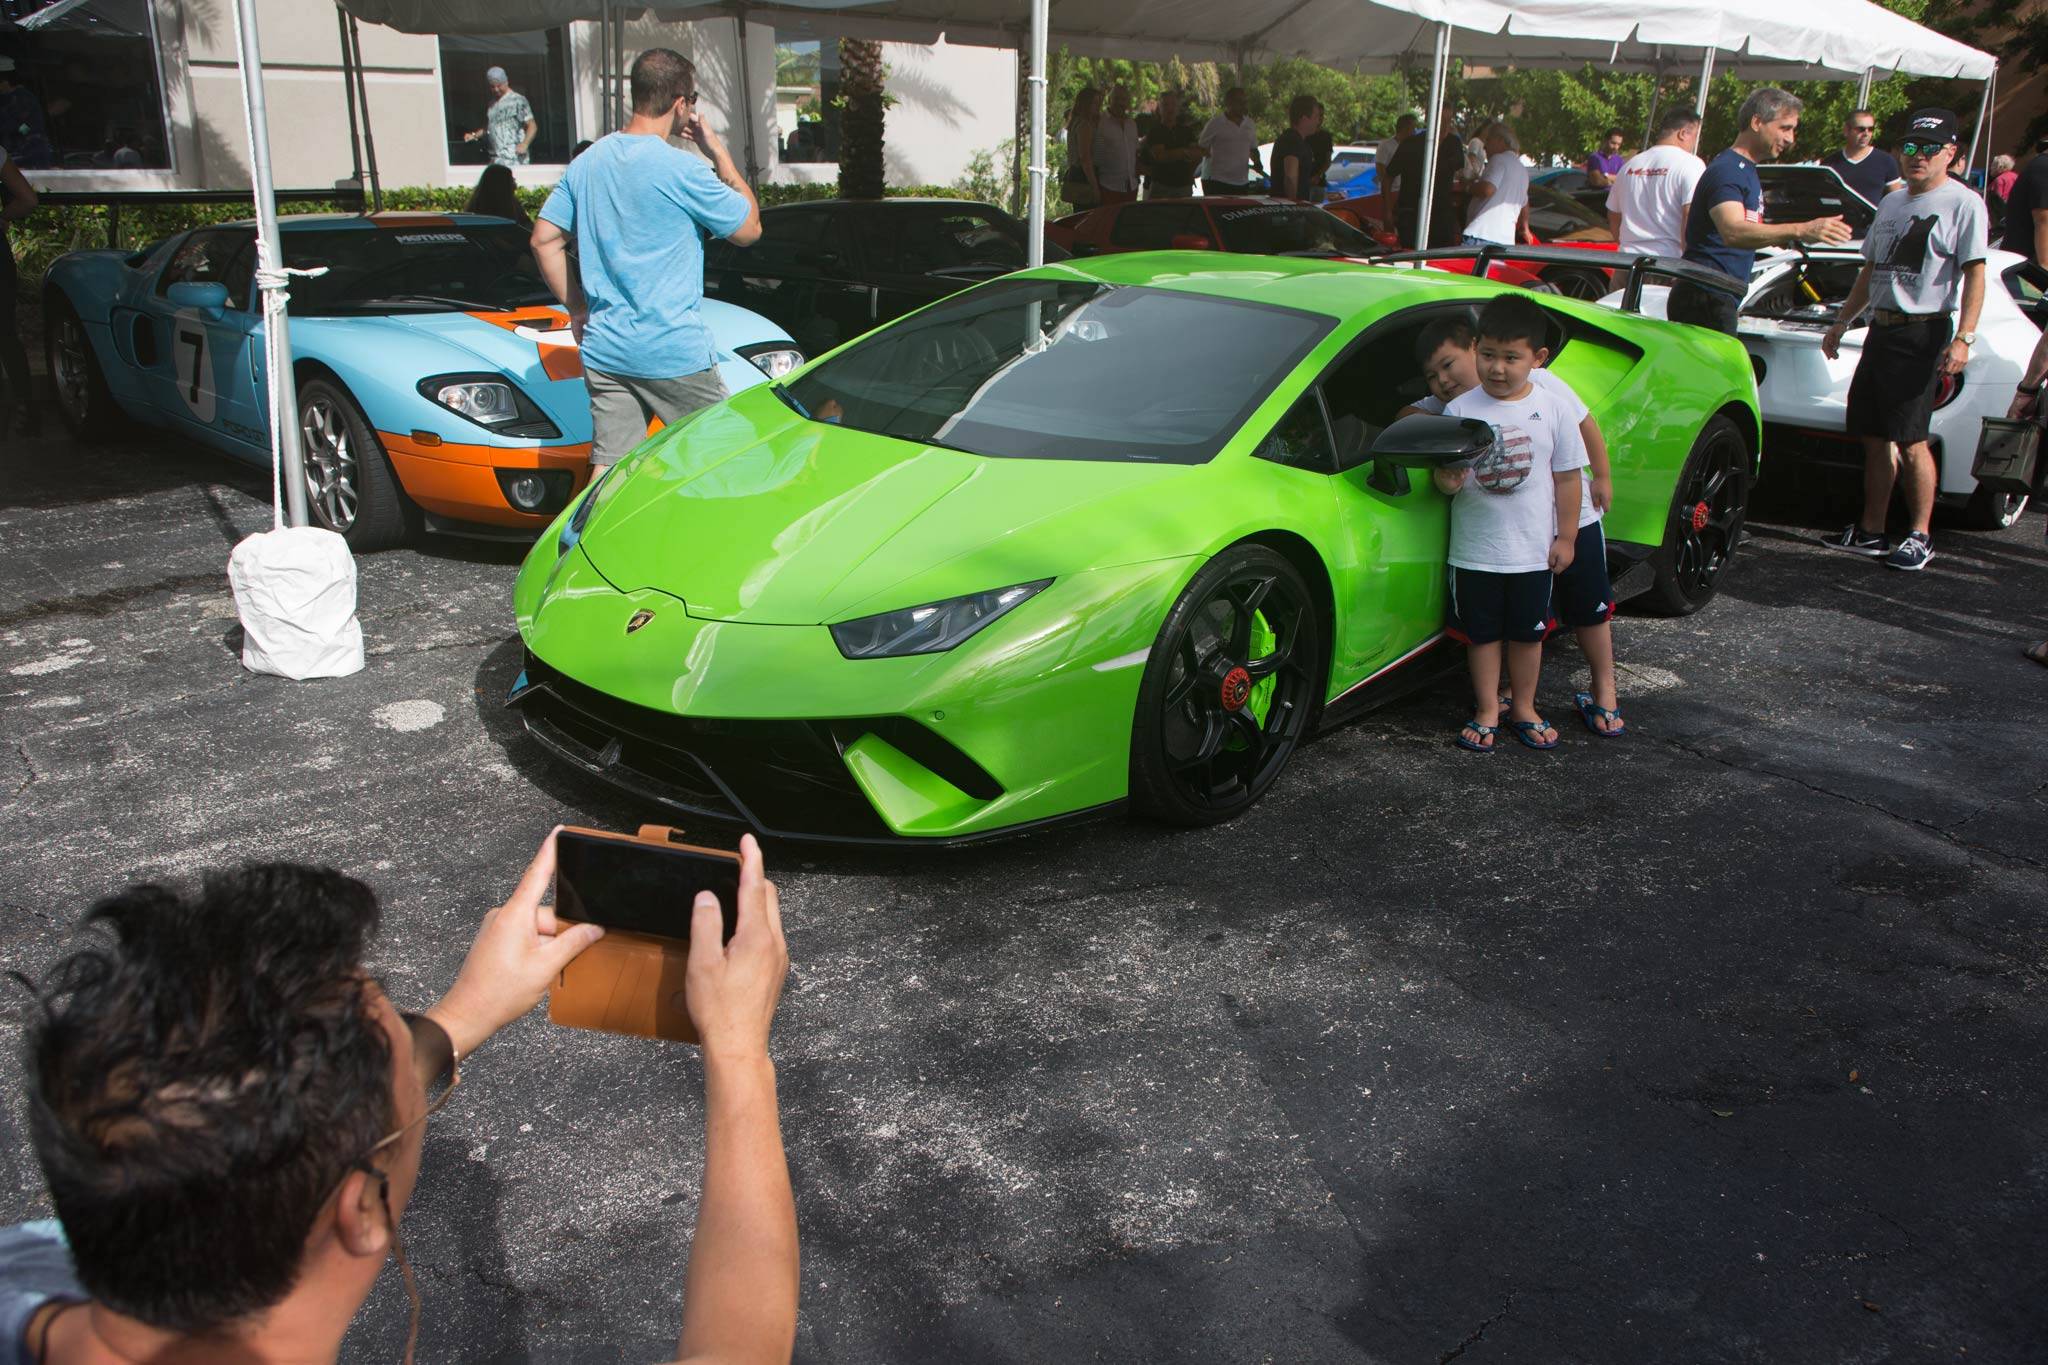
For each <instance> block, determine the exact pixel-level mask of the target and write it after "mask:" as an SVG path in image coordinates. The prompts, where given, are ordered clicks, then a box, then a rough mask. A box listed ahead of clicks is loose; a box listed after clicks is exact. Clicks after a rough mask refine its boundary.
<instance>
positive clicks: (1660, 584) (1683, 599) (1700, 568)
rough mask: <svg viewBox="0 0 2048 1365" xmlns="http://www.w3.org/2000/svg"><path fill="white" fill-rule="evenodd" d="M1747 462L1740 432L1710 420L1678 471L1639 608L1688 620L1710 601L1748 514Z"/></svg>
mask: <svg viewBox="0 0 2048 1365" xmlns="http://www.w3.org/2000/svg"><path fill="white" fill-rule="evenodd" d="M1750 466H1751V456H1750V450H1749V442H1747V441H1746V440H1744V439H1743V437H1742V430H1741V428H1739V427H1737V426H1736V425H1735V423H1733V422H1731V421H1729V420H1728V419H1727V418H1726V417H1715V418H1714V419H1713V420H1712V421H1710V422H1708V423H1707V424H1706V426H1705V427H1703V428H1702V429H1701V431H1700V434H1699V438H1698V439H1697V440H1695V441H1694V442H1693V443H1692V452H1691V453H1690V454H1688V455H1687V456H1686V457H1685V467H1684V468H1683V469H1682V470H1680V471H1679V475H1678V488H1677V491H1676V492H1675V493H1674V494H1673V495H1672V499H1671V512H1670V515H1669V516H1667V517H1666V518H1665V522H1664V541H1663V543H1662V544H1660V545H1659V546H1658V547H1657V551H1656V553H1655V554H1653V555H1652V556H1651V557H1650V563H1651V567H1652V568H1654V569H1655V570H1656V575H1657V577H1656V582H1655V584H1654V585H1653V586H1652V587H1651V588H1650V591H1649V592H1648V593H1647V594H1645V596H1644V598H1643V605H1644V606H1645V607H1647V608H1648V609H1649V610H1650V611H1652V612H1655V613H1656V614H1657V615H1659V616H1690V615H1692V614H1693V613H1694V612H1696V611H1698V610H1699V609H1700V608H1701V607H1704V606H1705V605H1707V603H1709V602H1711V601H1713V599H1714V593H1715V591H1716V590H1717V589H1718V588H1719V587H1720V585H1721V579H1722V578H1723V576H1724V575H1726V573H1727V571H1728V565H1729V562H1730V561H1732V560H1733V559H1734V558H1735V548H1736V545H1737V544H1738V542H1739V541H1740V540H1741V538H1742V523H1743V519H1744V518H1745V517H1746V516H1747V515H1748V513H1749V490H1750Z"/></svg>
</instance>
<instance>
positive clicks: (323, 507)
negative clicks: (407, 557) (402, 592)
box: [299, 379, 421, 554]
mask: <svg viewBox="0 0 2048 1365" xmlns="http://www.w3.org/2000/svg"><path fill="white" fill-rule="evenodd" d="M299 430H300V431H301V433H302V434H303V436H304V444H305V456H306V511H307V512H308V513H309V514H310V515H311V517H312V520H313V524H314V525H316V526H324V527H326V528H327V529H328V530H330V531H337V532H339V533H340V534H341V536H342V537H343V538H344V539H346V540H347V541H348V548H349V549H350V550H351V551H353V552H354V553H356V554H365V553H367V552H369V551H371V550H383V549H388V548H390V547H391V546H394V545H403V544H404V543H405V542H406V541H408V540H410V539H411V538H412V537H413V535H414V533H415V532H416V531H418V529H419V523H420V520H421V518H420V515H419V512H418V509H417V508H415V507H414V506H413V504H412V500H411V499H410V498H408V497H406V496H405V490H404V489H402V488H400V487H399V486H398V476H397V475H396V474H394V473H392V470H391V460H390V457H389V456H387V455H385V453H384V443H383V442H382V441H379V440H378V439H377V433H376V431H375V430H374V429H372V428H371V426H370V424H369V422H368V421H367V420H366V419H365V418H364V417H363V410H362V409H361V408H359V407H357V406H356V401H355V399H353V398H351V397H349V395H348V390H346V389H344V388H342V387H341V385H340V384H338V383H336V382H334V381H333V380H329V379H309V380H307V381H306V382H305V383H303V384H301V385H299Z"/></svg>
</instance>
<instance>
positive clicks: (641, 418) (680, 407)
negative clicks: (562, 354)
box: [583, 365, 726, 468]
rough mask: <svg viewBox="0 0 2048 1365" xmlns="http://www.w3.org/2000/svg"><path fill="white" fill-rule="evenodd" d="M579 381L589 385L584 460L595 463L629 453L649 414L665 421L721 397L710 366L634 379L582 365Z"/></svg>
mask: <svg viewBox="0 0 2048 1365" xmlns="http://www.w3.org/2000/svg"><path fill="white" fill-rule="evenodd" d="M583 383H584V385H585V387H587V388H588V389H589V390H590V425H591V435H590V463H591V464H592V465H593V466H596V467H599V468H602V467H603V466H605V465H610V464H617V463H618V462H619V461H620V460H622V459H624V458H625V457H626V456H627V455H629V454H631V453H632V450H633V448H634V447H635V446H637V445H639V444H640V443H641V442H642V441H644V440H646V439H647V424H648V423H649V422H650V421H652V420H653V419H654V418H656V417H659V418H660V419H661V420H662V423H663V425H668V424H671V423H673V422H675V421H676V420H677V419H678V418H680V417H684V416H687V415H688V414H690V413H693V412H695V411H696V410H697V409H699V408H708V407H710V406H711V405H712V404H713V403H716V402H718V401H720V400H721V399H723V398H725V397H726V389H725V381H724V380H723V379H721V378H719V376H718V367H717V366H715V365H714V366H712V367H711V368H710V369H708V370H699V371H697V373H695V374H686V375H683V376H682V377H680V378H677V379H634V378H631V377H630V376H627V375H622V374H606V373H605V372H604V371H603V370H593V369H591V368H590V366H588V365H585V366H584V367H583Z"/></svg>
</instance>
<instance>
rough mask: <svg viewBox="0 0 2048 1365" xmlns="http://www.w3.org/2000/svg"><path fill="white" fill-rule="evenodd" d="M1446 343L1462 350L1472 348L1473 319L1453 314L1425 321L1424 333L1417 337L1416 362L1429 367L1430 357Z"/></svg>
mask: <svg viewBox="0 0 2048 1365" xmlns="http://www.w3.org/2000/svg"><path fill="white" fill-rule="evenodd" d="M1446 343H1448V344H1449V345H1452V346H1456V347H1457V348H1458V349H1459V350H1461V351H1469V350H1471V349H1472V320H1471V319H1470V318H1466V317H1459V316H1458V315H1456V314H1452V315H1451V316H1449V317H1441V318H1432V319H1431V320H1430V321H1429V322H1427V323H1425V324H1424V325H1423V328H1422V335H1421V336H1418V337H1416V338H1415V363H1416V364H1418V365H1421V366H1425V367H1427V366H1428V364H1429V361H1430V357H1432V356H1434V355H1435V354H1436V353H1437V352H1438V351H1440V350H1442V349H1443V348H1444V346H1445V344H1446Z"/></svg>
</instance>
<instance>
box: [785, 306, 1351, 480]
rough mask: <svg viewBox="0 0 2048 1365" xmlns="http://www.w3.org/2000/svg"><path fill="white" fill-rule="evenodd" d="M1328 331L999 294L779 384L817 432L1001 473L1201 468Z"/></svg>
mask: <svg viewBox="0 0 2048 1365" xmlns="http://www.w3.org/2000/svg"><path fill="white" fill-rule="evenodd" d="M1335 326H1336V320H1335V319H1333V318H1328V317H1322V316H1318V315H1316V314H1312V313H1303V312H1297V311H1296V310H1294V309H1291V308H1279V307H1275V306H1273V305H1270V304H1261V303H1245V302H1241V301H1238V300H1235V299H1219V298H1210V297H1204V296H1202V295H1199V294H1187V293H1182V292H1179V291H1177V290H1170V289H1154V288H1144V287H1139V286H1128V285H1111V284H1103V283H1100V282H1098V281H1094V280H1081V279H1008V280H998V281H995V282H993V283H990V284H985V285H982V286H981V287H980V288H977V289H970V290H968V291H966V292H965V293H961V294H956V295H954V296H953V297H952V298H949V299H946V300H944V301H943V302H940V303H937V304H934V305H932V306H931V307H930V308H927V309H925V310H924V311H923V312H921V313H917V314H914V315H913V316H911V317H908V318H905V319H904V320H903V321H901V322H897V323H894V324H892V325H890V326H887V327H884V328H882V329H881V330H880V331H877V332H872V333H870V334H869V335H868V336H866V337H864V338H862V339H861V340H859V341H857V342H855V343H854V344H853V345H851V346H849V347H848V348H846V349H845V350H844V351H841V352H840V353H839V354H838V355H835V356H833V357H831V358H830V359H827V360H824V361H822V362H820V363H818V364H816V365H814V366H812V367H811V368H810V369H808V370H806V371H804V372H803V373H802V374H801V375H799V376H797V377H796V378H795V379H792V380H790V381H788V383H787V385H786V386H785V388H784V392H785V393H786V395H787V396H788V397H789V398H791V399H793V400H794V401H795V403H796V404H797V405H798V406H799V408H800V409H801V410H802V411H804V412H805V413H806V414H808V415H809V416H810V417H811V418H812V419H813V420H817V421H836V422H839V423H842V424H844V425H846V426H849V427H853V428H856V429H858V430H861V431H867V432H873V433H875V434H876V435H880V436H894V437H897V438H899V439H901V440H905V441H917V442H920V443H923V444H927V445H940V446H946V447H949V448H952V449H956V450H964V451H967V452H969V453H971V454H975V455H989V456H994V457H997V458H1005V459H1037V460H1112V461H1131V462H1142V463H1148V464H1152V463H1159V464H1200V463H1202V462H1203V461H1205V460H1208V459H1211V458H1213V457H1214V456H1215V454H1216V452H1217V451H1219V450H1221V449H1222V448H1223V445H1224V443H1225V442H1227V441H1228V440H1229V439H1230V438H1231V437H1232V436H1233V435H1235V434H1236V432H1237V430H1238V428H1239V427H1241V426H1242V425H1243V424H1244V422H1245V421H1246V419H1248V418H1249V417H1250V416H1251V414H1252V410H1253V409H1254V408H1256V407H1257V406H1258V405H1259V404H1260V403H1261V402H1262V401H1264V399H1265V398H1266V396H1267V395H1268V394H1269V393H1271V392H1272V391H1273V389H1274V387H1275V386H1276V385H1277V384H1279V383H1280V382H1281V381H1282V380H1283V379H1285V378H1286V377H1287V376H1288V375H1289V374H1290V373H1292V372H1293V370H1294V368H1295V367H1296V366H1297V365H1299V364H1300V363H1301V361H1302V359H1303V358H1304V357H1306V356H1307V355H1308V353H1309V352H1310V351H1311V350H1312V349H1314V347H1315V345H1316V343H1317V342H1318V341H1320V340H1322V339H1323V337H1324V336H1326V335H1328V334H1329V332H1330V330H1331V329H1332V328H1334V327H1335Z"/></svg>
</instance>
